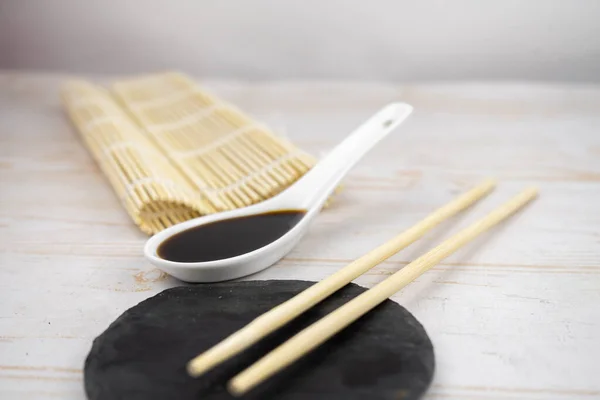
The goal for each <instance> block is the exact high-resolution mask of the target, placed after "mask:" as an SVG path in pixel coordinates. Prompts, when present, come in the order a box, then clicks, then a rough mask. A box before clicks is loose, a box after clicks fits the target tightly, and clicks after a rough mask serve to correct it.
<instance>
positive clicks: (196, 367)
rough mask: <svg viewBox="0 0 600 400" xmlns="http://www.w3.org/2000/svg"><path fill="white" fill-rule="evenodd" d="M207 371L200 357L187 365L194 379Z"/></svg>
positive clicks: (188, 371)
mask: <svg viewBox="0 0 600 400" xmlns="http://www.w3.org/2000/svg"><path fill="white" fill-rule="evenodd" d="M206 369H207V368H206V367H205V366H204V365H202V364H201V363H200V362H199V360H198V357H196V358H193V359H192V360H190V361H189V362H188V363H187V365H186V370H187V373H188V375H189V376H191V377H192V378H197V377H199V376H200V375H202V374H203V373H204V372H206Z"/></svg>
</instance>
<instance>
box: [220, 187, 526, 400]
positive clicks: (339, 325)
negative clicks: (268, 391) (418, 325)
mask: <svg viewBox="0 0 600 400" xmlns="http://www.w3.org/2000/svg"><path fill="white" fill-rule="evenodd" d="M536 196H537V190H536V189H534V188H530V189H527V190H525V191H523V192H521V193H520V194H518V195H517V196H515V197H514V198H512V199H511V200H509V201H508V202H506V203H504V204H503V205H501V206H500V207H498V208H496V209H495V210H494V211H492V212H490V213H489V214H488V215H486V216H485V217H483V218H482V219H480V220H479V221H477V222H475V223H474V224H472V225H470V226H468V227H467V228H465V229H463V230H461V231H460V232H458V233H457V234H455V235H454V236H452V237H450V238H449V239H447V240H445V241H444V242H442V243H441V244H440V245H438V246H437V247H434V248H433V249H431V250H430V251H428V252H427V253H425V254H424V255H422V256H421V257H419V258H417V259H416V260H415V261H413V262H411V263H410V264H408V265H407V266H405V267H404V268H402V269H401V270H399V271H398V272H396V273H395V274H394V275H392V276H390V277H389V278H387V279H386V280H384V281H383V282H381V283H379V284H378V285H376V286H375V287H373V288H371V289H369V290H368V291H366V292H364V293H363V294H361V295H359V296H357V297H355V298H354V299H352V300H351V301H349V302H348V303H346V304H344V305H343V306H341V307H340V308H338V309H337V310H335V311H333V312H332V313H330V314H328V315H327V316H325V317H324V318H322V319H320V320H319V321H317V322H315V323H314V324H312V325H310V326H309V327H307V328H305V329H304V330H302V331H301V332H300V333H298V334H296V335H295V336H293V337H292V338H291V339H289V340H288V341H286V342H285V343H283V344H282V345H280V346H279V347H277V348H276V349H275V350H273V351H271V352H270V353H269V354H267V355H266V356H264V357H263V358H261V359H260V360H259V361H257V362H256V363H254V364H253V365H251V366H250V367H249V368H247V369H246V370H244V371H243V372H241V373H240V374H238V375H237V376H235V377H234V378H233V379H232V380H231V381H230V382H229V386H228V388H229V391H230V392H231V393H232V394H234V395H236V396H237V395H242V394H244V393H245V392H247V391H248V390H250V389H252V388H253V387H254V386H256V385H257V384H259V383H260V382H262V381H263V380H265V379H267V378H268V377H270V376H271V375H273V374H275V373H277V372H278V371H279V370H281V369H283V368H285V367H286V366H288V365H289V364H291V363H293V362H294V361H295V360H297V359H299V358H300V357H302V356H304V355H305V354H306V353H308V352H310V351H311V350H313V349H314V348H316V347H317V346H319V345H320V344H321V343H323V342H325V341H326V340H327V339H329V338H330V337H332V336H333V335H335V334H336V333H337V332H339V331H340V330H342V329H344V328H345V327H347V326H348V325H350V324H351V323H352V322H354V321H356V320H357V319H358V318H360V317H361V316H362V315H364V314H365V313H367V312H368V311H369V310H371V309H373V308H374V307H375V306H377V305H378V304H380V303H381V302H383V301H384V300H386V299H387V298H389V297H390V296H392V295H393V294H394V293H396V292H397V291H399V290H400V289H402V288H403V287H405V286H406V285H408V284H409V283H410V282H411V281H413V280H414V279H415V278H417V277H418V276H419V275H421V274H423V273H424V272H425V271H427V270H428V269H430V268H431V267H433V266H434V265H435V264H437V263H438V262H440V261H442V260H443V259H444V258H446V257H448V256H449V255H451V254H452V253H454V252H455V251H456V250H458V249H459V248H460V247H462V246H463V245H465V244H467V243H468V242H469V241H471V240H473V239H474V238H475V237H476V236H477V235H479V234H481V233H483V232H485V231H487V230H488V229H490V228H491V227H493V226H494V225H496V224H498V223H499V222H501V221H502V220H504V219H505V218H507V217H509V216H510V215H512V214H514V213H515V212H516V211H517V210H519V209H520V208H522V207H523V206H524V205H526V204H527V203H529V202H530V201H531V200H533V199H534V198H535V197H536Z"/></svg>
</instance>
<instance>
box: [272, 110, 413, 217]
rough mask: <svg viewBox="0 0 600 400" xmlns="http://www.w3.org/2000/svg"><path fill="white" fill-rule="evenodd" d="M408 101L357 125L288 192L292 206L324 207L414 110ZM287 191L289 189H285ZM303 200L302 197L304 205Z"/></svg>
mask: <svg viewBox="0 0 600 400" xmlns="http://www.w3.org/2000/svg"><path fill="white" fill-rule="evenodd" d="M412 110H413V108H412V106H410V105H408V104H405V103H391V104H388V105H387V106H385V107H383V108H382V109H381V110H380V111H378V112H377V113H376V114H375V115H373V116H372V117H371V118H369V119H368V120H367V121H365V122H364V123H363V124H362V125H360V126H359V127H358V128H356V129H355V130H354V131H353V132H352V133H351V134H350V135H349V136H348V137H347V138H346V139H344V141H342V142H341V143H340V144H338V145H337V146H336V147H335V148H334V149H333V150H332V151H331V152H330V153H329V154H327V155H326V156H325V157H324V158H323V159H322V160H321V161H319V163H318V164H317V165H315V166H314V167H313V168H312V169H311V170H310V171H309V172H307V173H306V174H305V175H304V176H303V177H302V178H300V180H298V182H296V184H294V185H293V187H292V188H290V190H289V191H286V192H288V193H286V199H289V201H290V205H292V203H294V205H296V206H298V205H301V206H302V207H303V208H306V209H310V208H312V207H315V206H320V205H322V204H323V202H324V201H325V200H326V199H327V197H328V196H329V195H330V194H331V192H332V191H333V190H334V189H335V187H336V186H337V185H338V183H339V182H340V180H341V179H342V178H343V177H344V175H346V173H347V172H348V171H349V170H350V169H351V168H352V167H353V166H354V165H355V164H356V163H357V162H358V161H359V160H360V159H361V158H362V157H363V156H364V155H365V154H366V153H367V152H368V151H369V150H371V149H372V148H373V147H374V146H375V145H376V144H377V143H378V142H379V141H380V140H381V139H383V138H384V137H386V136H387V135H388V134H389V133H390V132H392V131H393V130H394V129H395V128H396V127H397V126H398V125H400V124H401V123H402V122H403V121H404V120H405V119H406V118H407V117H408V116H409V115H410V113H411V112H412ZM284 193H285V192H284ZM299 199H302V202H301V204H298V203H299Z"/></svg>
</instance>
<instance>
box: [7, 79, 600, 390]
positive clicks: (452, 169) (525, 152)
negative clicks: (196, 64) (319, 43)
mask: <svg viewBox="0 0 600 400" xmlns="http://www.w3.org/2000/svg"><path fill="white" fill-rule="evenodd" d="M64 79H65V76H59V75H41V74H24V73H10V72H5V73H0V185H1V186H0V235H1V236H0V237H1V239H2V240H1V241H0V252H1V254H0V257H1V259H0V285H1V289H0V398H2V399H55V398H61V399H83V398H84V397H85V395H84V391H83V384H82V365H83V362H84V359H85V356H86V354H87V352H88V350H89V348H90V345H91V342H92V340H93V338H94V337H95V336H97V335H98V334H100V333H101V332H102V331H103V330H104V329H105V328H106V327H107V326H108V324H109V323H110V322H111V321H113V320H114V319H115V318H116V317H117V316H118V315H119V314H121V313H122V312H123V311H125V310H126V309H127V308H129V307H131V306H133V305H135V304H136V303H138V302H139V301H141V300H144V299H146V298H148V297H150V296H152V295H154V294H156V293H158V292H160V291H162V290H163V289H165V288H168V287H172V286H175V285H179V284H181V283H180V282H178V281H176V280H175V279H173V278H171V277H169V276H167V275H165V274H164V273H161V272H160V271H158V270H156V269H155V268H153V267H152V266H151V265H149V264H148V263H147V262H146V261H145V260H144V258H143V257H142V245H143V243H144V240H145V239H146V237H145V236H144V235H143V234H141V233H140V232H139V231H138V230H137V229H136V227H135V226H134V225H133V224H132V223H131V222H130V220H129V218H128V217H127V215H126V214H125V212H124V211H123V209H122V208H121V206H120V204H119V202H118V200H117V199H116V197H115V195H114V194H113V192H112V191H111V188H110V187H109V185H108V184H107V182H106V181H105V179H104V178H103V176H102V175H101V174H100V172H99V170H98V168H97V167H96V165H95V164H94V162H93V161H92V159H91V157H90V156H89V154H88V153H87V151H86V150H85V148H84V147H83V145H82V144H81V142H80V141H79V139H78V137H77V134H76V133H75V132H74V130H73V129H72V128H71V126H70V124H69V123H68V121H67V119H66V117H65V116H64V115H63V113H62V111H61V107H60V103H59V100H58V91H59V88H60V84H61V83H62V82H63V81H64ZM203 84H205V85H206V86H207V87H208V88H209V89H211V90H212V91H213V92H215V93H216V94H218V95H221V96H223V97H224V98H226V99H228V100H231V101H233V102H235V103H237V104H238V105H239V106H240V107H242V108H243V109H245V110H247V111H248V112H250V113H251V114H253V115H255V116H256V117H257V118H258V119H261V120H262V121H265V122H266V123H268V124H270V125H271V126H272V127H274V128H275V129H276V130H279V131H280V132H283V133H284V134H286V135H287V136H289V137H290V138H291V139H292V140H294V141H295V142H296V143H298V144H299V145H300V146H301V147H303V148H305V149H307V150H309V151H311V152H313V153H315V154H317V155H320V154H323V152H325V151H327V149H330V148H331V147H333V146H334V145H335V144H336V143H337V142H338V141H340V140H341V139H342V138H343V137H344V136H345V135H346V134H347V133H348V132H349V131H350V130H351V129H353V128H354V127H355V126H356V125H358V124H359V123H360V122H361V121H362V120H363V119H365V118H366V117H368V116H369V115H370V114H371V113H373V112H374V111H376V110H377V109H378V108H379V107H380V106H382V105H383V104H385V103H386V102H388V101H391V100H397V99H402V100H404V101H407V102H409V103H412V104H413V105H414V106H415V108H416V112H415V114H414V115H413V116H412V117H411V118H410V119H409V121H407V123H406V124H405V125H404V126H403V127H402V128H401V129H399V130H398V131H397V132H396V133H395V134H394V135H392V136H391V137H390V138H388V139H386V141H385V142H384V143H383V144H382V145H380V146H379V147H378V148H376V149H375V150H374V151H373V152H372V153H370V154H369V155H368V156H367V157H366V158H365V159H364V160H363V161H362V162H361V163H360V164H359V165H358V166H357V167H356V168H355V169H354V170H353V171H352V173H351V174H350V175H349V176H348V178H347V179H346V181H345V184H346V186H345V190H344V192H343V193H342V194H341V195H340V196H338V197H337V199H336V201H335V203H334V205H333V206H332V207H331V208H330V209H328V210H326V211H325V212H324V213H323V214H321V215H320V216H319V218H318V219H317V221H316V223H315V225H314V226H313V228H312V230H311V232H310V234H309V235H308V236H306V238H305V239H304V240H303V241H302V242H301V244H300V245H299V246H298V247H297V248H296V249H295V250H293V252H292V253H291V254H290V255H289V256H288V257H286V258H285V259H284V260H282V261H281V262H279V263H278V264H277V265H275V266H273V267H271V268H269V269H267V270H265V271H263V272H261V273H259V274H257V275H255V276H252V277H251V279H308V280H318V279H321V278H323V277H325V276H327V275H328V274H330V273H331V272H333V271H335V270H336V269H338V268H340V267H341V266H343V265H344V264H346V263H347V262H349V261H350V260H352V259H354V258H356V257H358V256H360V255H362V254H363V253H365V252H366V251H368V250H370V249H371V248H373V247H375V246H376V245H377V244H379V243H381V242H383V241H385V240H387V239H388V238H390V237H392V236H393V235H395V234H396V233H398V232H400V231H402V230H403V229H404V228H406V227H408V226H410V225H411V224H412V223H414V222H415V221H417V220H419V219H420V218H422V217H424V216H425V215H426V214H427V213H428V212H429V211H431V210H433V209H434V208H436V207H437V206H439V205H442V204H444V203H445V202H447V201H449V200H450V199H451V198H453V196H455V195H456V194H458V193H460V192H462V191H464V190H466V189H467V188H469V187H470V186H472V185H474V184H476V183H477V182H479V181H480V180H481V179H482V178H484V177H487V176H495V177H497V178H498V179H499V180H500V185H499V187H498V189H497V190H496V191H495V192H494V194H493V195H492V196H491V197H489V198H487V199H486V200H485V201H483V202H481V203H480V204H479V205H477V206H476V207H475V208H474V209H472V210H471V211H469V212H467V213H465V214H464V215H463V216H462V217H459V218H456V219H454V220H452V221H450V222H448V223H447V224H445V225H444V226H442V227H441V228H439V229H438V230H436V231H434V232H433V233H432V234H431V235H429V236H428V237H426V238H425V239H423V240H421V241H419V242H417V243H416V244H414V245H413V246H412V247H410V248H408V249H407V250H405V251H403V252H401V253H399V254H397V255H396V256H394V257H393V258H391V259H390V260H389V261H387V262H384V263H383V264H381V265H380V266H378V267H377V268H375V269H373V270H372V271H371V272H370V273H368V274H366V275H365V276H362V277H361V278H359V279H357V283H359V284H361V285H365V286H372V285H374V284H376V283H377V282H379V281H381V280H383V279H385V278H386V277H387V276H388V275H389V274H391V273H393V272H394V271H396V270H398V269H399V268H402V266H403V265H405V264H406V263H407V262H408V261H409V260H412V259H414V258H415V257H416V256H417V255H419V254H420V253H422V252H423V251H425V250H426V249H428V248H429V247H431V246H432V245H434V244H435V243H437V242H439V241H440V240H441V239H442V238H443V237H444V236H446V235H448V234H449V233H450V232H453V231H455V230H457V229H458V228H459V227H460V226H464V225H465V224H466V223H468V222H469V221H471V220H473V219H475V218H477V217H478V216H480V215H482V214H483V213H484V212H485V211H486V210H489V209H491V208H492V207H494V206H495V205H497V204H499V203H500V202H502V201H504V200H505V199H507V198H508V197H509V196H511V195H512V194H515V193H516V192H517V191H518V190H520V189H521V188H523V187H525V186H527V185H530V184H535V185H538V186H539V187H540V189H541V196H540V198H539V199H538V200H537V201H536V202H535V203H534V204H532V205H531V206H530V207H528V209H526V210H525V211H524V212H523V213H521V214H519V215H517V216H516V217H515V218H513V219H511V220H510V221H508V222H507V223H505V224H503V225H502V226H501V227H499V228H498V229H496V230H494V231H493V232H491V233H489V234H487V235H486V236H485V237H484V238H482V239H481V240H477V241H476V242H475V243H473V244H471V245H469V246H468V248H466V249H465V250H464V251H460V252H459V253H457V254H455V255H454V256H453V257H451V258H449V259H448V260H446V261H445V262H443V263H442V264H440V265H439V266H437V267H435V268H433V269H432V270H431V271H429V272H428V273H426V274H425V275H424V276H422V277H421V278H419V279H418V280H417V281H416V282H415V283H413V284H412V285H410V286H409V287H407V288H406V289H405V290H403V291H402V292H400V293H398V294H397V295H396V296H395V297H394V300H396V301H397V302H399V303H401V304H402V305H404V306H405V307H407V308H408V309H409V310H410V311H411V312H412V313H414V314H415V315H416V317H417V318H418V319H419V320H420V321H421V322H422V323H423V325H424V326H425V328H426V329H427V331H428V332H429V335H430V337H431V339H432V341H433V343H434V346H435V352H436V357H437V366H436V374H435V379H434V383H433V385H432V387H431V389H430V391H429V392H428V395H427V398H428V399H438V398H439V399H456V400H459V399H460V400H462V399H589V398H600V379H599V376H600V373H599V372H598V371H599V370H598V360H600V87H589V86H554V85H553V86H546V85H508V84H506V85H499V84H498V85H488V84H456V85H414V86H393V85H378V84H341V83H336V84H334V83H306V82H290V83H256V84H246V83H243V84H242V83H235V82H218V81H206V82H203Z"/></svg>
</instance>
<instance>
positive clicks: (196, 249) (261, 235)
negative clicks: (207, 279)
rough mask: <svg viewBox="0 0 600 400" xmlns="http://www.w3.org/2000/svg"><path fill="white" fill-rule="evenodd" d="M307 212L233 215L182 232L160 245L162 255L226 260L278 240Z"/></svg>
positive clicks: (187, 259)
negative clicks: (232, 216) (229, 217)
mask: <svg viewBox="0 0 600 400" xmlns="http://www.w3.org/2000/svg"><path fill="white" fill-rule="evenodd" d="M304 214H306V211H303V210H282V211H273V212H268V213H264V214H256V215H250V216H247V217H240V218H231V219H226V220H223V221H216V222H213V223H210V224H206V225H201V226H197V227H195V228H190V229H187V230H185V231H181V232H179V233H177V234H175V235H173V236H171V237H170V238H168V239H167V240H165V241H164V242H163V243H161V244H160V246H158V250H157V253H158V256H159V257H161V258H162V259H164V260H168V261H175V262H203V261H215V260H222V259H224V258H230V257H235V256H239V255H241V254H245V253H249V252H251V251H253V250H257V249H260V248H261V247H264V246H266V245H267V244H269V243H271V242H274V241H275V240H277V239H279V238H280V237H282V236H283V235H285V234H286V233H287V232H288V231H289V230H290V229H292V228H293V227H294V226H295V225H296V224H297V223H298V222H299V221H300V220H301V219H302V217H304Z"/></svg>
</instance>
